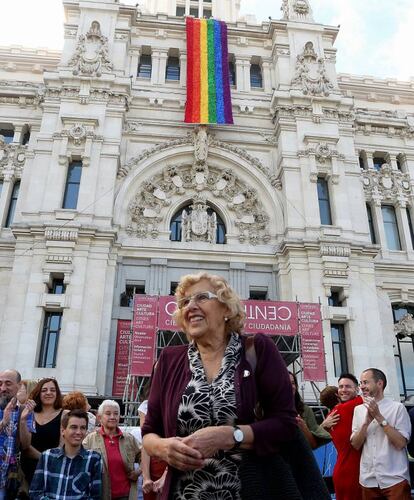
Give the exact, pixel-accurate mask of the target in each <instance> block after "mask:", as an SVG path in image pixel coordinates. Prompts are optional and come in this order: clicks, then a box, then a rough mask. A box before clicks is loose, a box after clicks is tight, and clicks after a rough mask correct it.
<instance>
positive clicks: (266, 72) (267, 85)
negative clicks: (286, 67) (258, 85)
mask: <svg viewBox="0 0 414 500" xmlns="http://www.w3.org/2000/svg"><path fill="white" fill-rule="evenodd" d="M249 78H250V75H249ZM262 78H263V89H264V91H265V92H271V91H272V79H271V76H270V63H268V62H262Z"/></svg>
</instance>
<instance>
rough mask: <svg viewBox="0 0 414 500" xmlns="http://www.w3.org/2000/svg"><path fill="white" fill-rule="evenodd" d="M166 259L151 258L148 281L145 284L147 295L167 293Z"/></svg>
mask: <svg viewBox="0 0 414 500" xmlns="http://www.w3.org/2000/svg"><path fill="white" fill-rule="evenodd" d="M167 265H168V260H167V259H151V268H150V277H149V283H148V285H147V286H146V289H147V291H148V294H149V295H168V294H169V292H170V290H169V287H167Z"/></svg>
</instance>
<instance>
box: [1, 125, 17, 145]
mask: <svg viewBox="0 0 414 500" xmlns="http://www.w3.org/2000/svg"><path fill="white" fill-rule="evenodd" d="M0 135H2V136H3V137H4V142H5V143H6V144H10V143H11V142H13V137H14V130H13V129H12V128H0Z"/></svg>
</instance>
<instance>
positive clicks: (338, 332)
mask: <svg viewBox="0 0 414 500" xmlns="http://www.w3.org/2000/svg"><path fill="white" fill-rule="evenodd" d="M331 339H332V352H333V361H334V369H335V377H339V375H341V373H346V372H348V359H347V353H346V341H345V327H344V325H341V324H334V323H331Z"/></svg>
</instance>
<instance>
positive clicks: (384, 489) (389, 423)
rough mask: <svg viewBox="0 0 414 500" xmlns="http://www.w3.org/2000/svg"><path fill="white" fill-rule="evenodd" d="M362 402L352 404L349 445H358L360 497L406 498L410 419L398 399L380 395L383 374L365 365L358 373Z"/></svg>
mask: <svg viewBox="0 0 414 500" xmlns="http://www.w3.org/2000/svg"><path fill="white" fill-rule="evenodd" d="M360 385H361V390H362V395H363V400H364V404H363V405H360V406H358V407H356V408H355V411H354V418H353V421H352V436H351V443H352V446H353V447H354V448H355V449H356V450H359V449H361V448H362V455H361V466H360V474H359V482H360V484H361V486H362V498H363V500H371V499H379V500H381V499H389V500H410V499H411V493H410V484H409V480H410V476H409V473H408V458H407V450H406V446H407V442H408V440H409V439H410V434H411V423H410V418H409V416H408V413H407V410H406V409H405V407H404V405H403V404H402V403H399V402H397V401H393V400H391V399H384V389H385V387H386V386H387V378H386V376H385V374H384V373H383V372H382V371H381V370H378V369H377V368H368V369H367V370H365V371H363V372H362V374H361V384H360Z"/></svg>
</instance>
